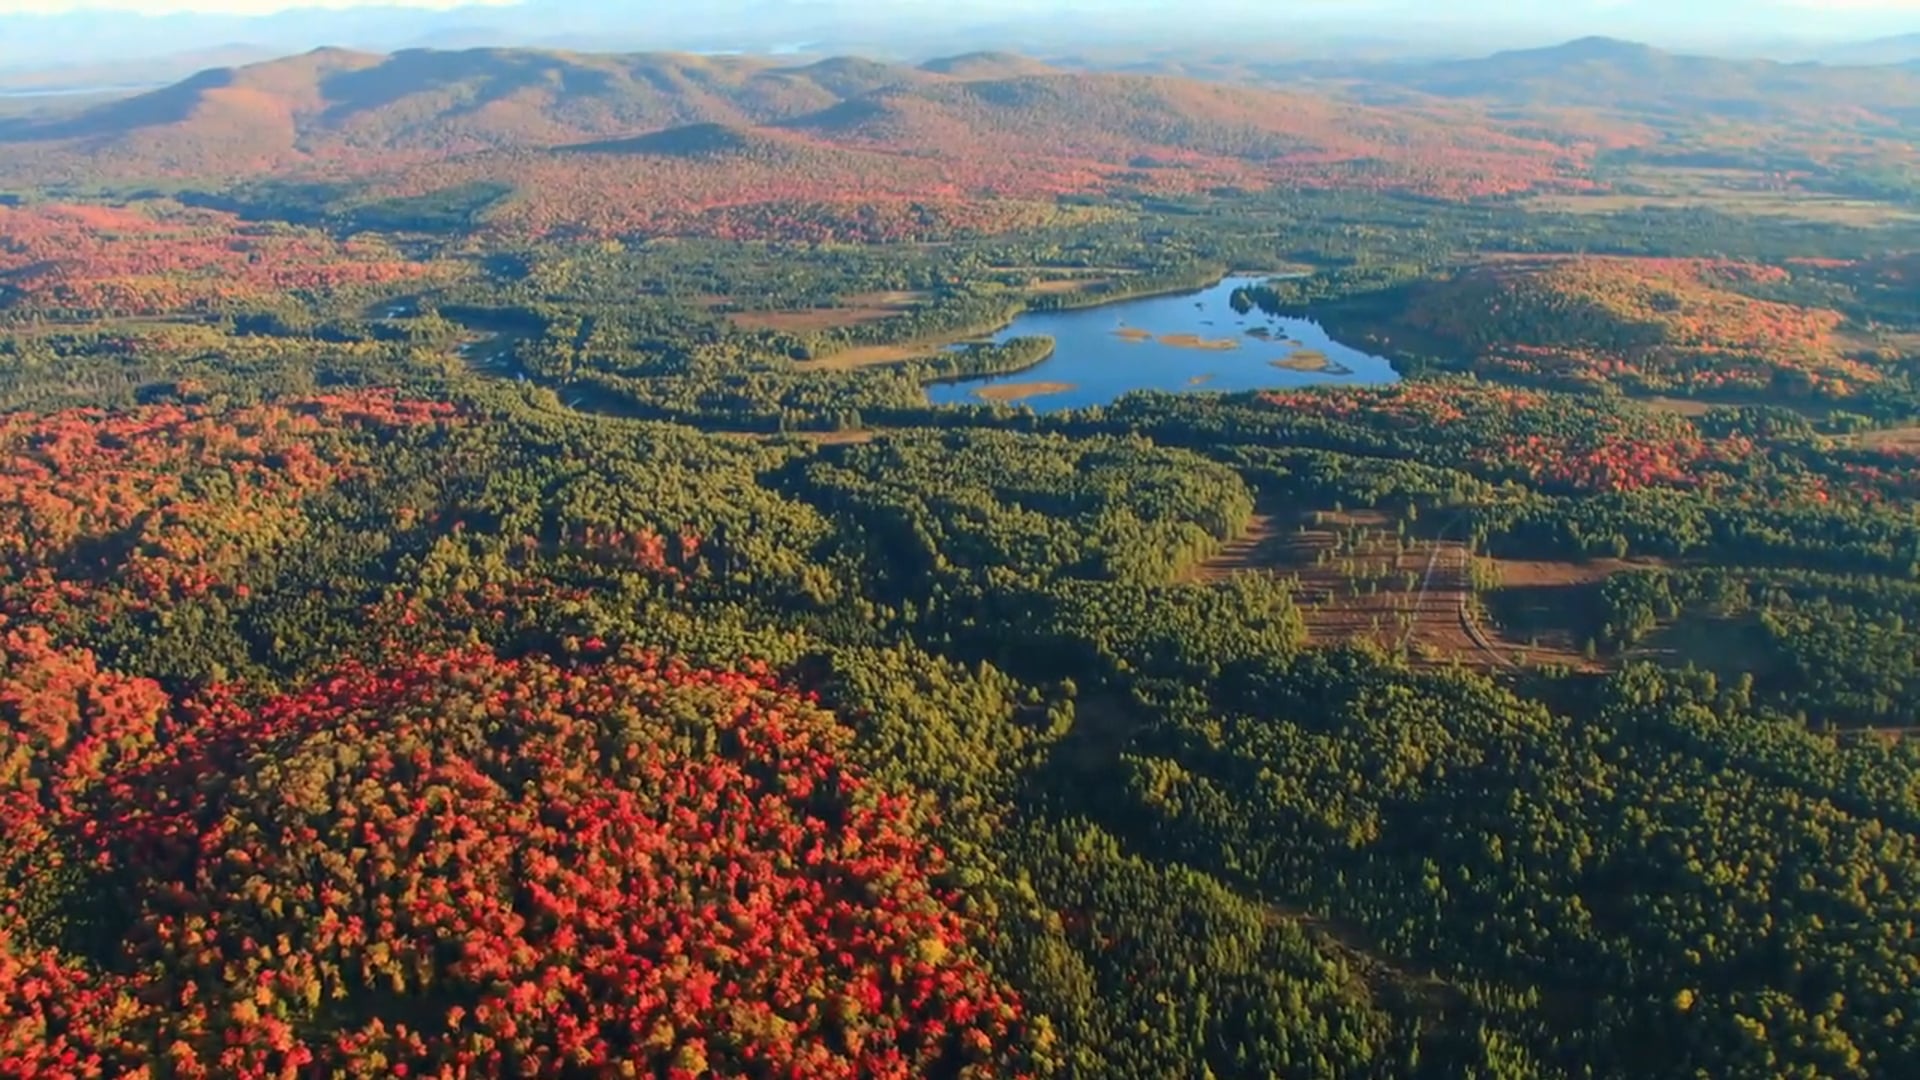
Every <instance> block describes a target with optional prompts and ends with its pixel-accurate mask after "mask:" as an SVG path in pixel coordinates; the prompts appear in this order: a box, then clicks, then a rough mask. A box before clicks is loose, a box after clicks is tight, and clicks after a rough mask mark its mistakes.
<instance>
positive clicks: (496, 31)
mask: <svg viewBox="0 0 1920 1080" xmlns="http://www.w3.org/2000/svg"><path fill="white" fill-rule="evenodd" d="M9 24H11V25H12V28H13V31H14V32H11V33H0V69H6V70H11V71H15V72H21V71H28V70H43V71H51V70H56V69H60V68H72V67H84V66H87V65H98V64H103V63H113V62H119V61H131V60H143V61H158V60H162V59H164V58H167V57H170V56H180V55H181V54H189V53H194V52H204V51H210V50H227V51H229V52H232V51H234V50H235V49H236V47H245V49H246V50H251V51H252V52H253V53H257V54H259V55H261V56H265V55H271V54H283V53H291V52H299V51H305V50H307V49H311V48H314V47H318V46H322V45H334V46H344V47H351V48H365V49H373V50H380V51H385V50H391V49H396V48H410V47H442V48H459V47H468V46H473V45H528V46H546V47H568V48H605V49H619V50H631V49H655V48H657V49H673V50H691V51H743V52H768V51H780V50H782V49H785V50H788V51H792V50H795V49H799V48H806V49H808V50H809V51H827V52H834V51H839V52H867V53H872V54H875V55H893V56H927V55H934V54H937V53H939V52H941V51H947V52H957V51H967V50H971V49H977V48H989V47H1001V48H1007V49H1011V50H1015V51H1027V52H1033V53H1037V54H1042V55H1047V54H1056V55H1057V54H1063V53H1068V52H1071V51H1074V50H1085V49H1115V48H1120V49H1124V48H1139V49H1152V48H1156V47H1157V48H1169V47H1208V48H1221V49H1232V50H1241V51H1246V50H1269V51H1271V52H1272V53H1273V54H1275V55H1276V56H1299V55H1307V54H1312V55H1322V56H1338V55H1340V54H1341V52H1342V51H1343V50H1348V49H1352V48H1354V47H1355V43H1356V42H1360V41H1370V42H1373V43H1375V45H1376V47H1377V48H1379V49H1380V50H1382V51H1386V52H1393V53H1397V54H1403V55H1409V56H1415V55H1429V56H1438V55H1465V54H1469V53H1485V52H1491V51H1496V50H1499V49H1503V48H1516V47H1527V46H1538V45H1549V44H1553V43H1556V42H1560V41H1565V40H1569V39H1573V38H1578V37H1585V36H1590V35H1603V36H1608V37H1617V38H1626V39H1631V40H1636V41H1645V42H1647V43H1649V44H1654V45H1658V46H1662V47H1666V48H1678V49H1687V50H1692V51H1699V52H1721V53H1725V54H1728V55H1734V54H1739V55H1767V56H1771V57H1775V58H1780V59H1826V58H1827V56H1826V55H1824V54H1823V53H1822V51H1821V50H1823V49H1830V48H1834V47H1837V46H1840V45H1843V44H1851V43H1860V42H1868V41H1873V40H1876V39H1882V38H1889V37H1895V36H1900V35H1904V34H1907V33H1911V32H1914V31H1920V0H1688V2H1687V3H1685V4H1673V3H1663V2H1656V0H1567V2H1564V3H1560V4H1556V5H1553V6H1552V7H1551V8H1543V7H1542V6H1541V5H1537V4H1533V3H1517V2H1512V0H1463V2H1460V3H1455V4H1450V5H1434V4H1431V3H1424V2H1417V0H1303V2H1296V3H1293V4H1290V5H1286V6H1284V7H1276V6H1274V5H1271V4H1255V3H1251V2H1248V0H1188V2H1186V3H1183V4H1181V5H1179V8H1178V10H1177V11H1176V10H1171V9H1170V8H1169V6H1168V5H1166V4H1165V3H1164V2H1162V0H1066V2H1055V3H1044V4H1031V3H1019V2H1016V0H959V2H952V3H948V2H939V0H899V2H896V3H892V4H889V5H886V6H885V7H884V8H879V9H876V8H875V7H874V6H872V5H870V4H867V3H861V2H856V0H806V2H802V0H705V2H702V3H699V4H694V3H692V2H691V0H660V2H658V3H655V4H653V5H650V10H647V11H643V12H639V13H636V12H635V11H634V9H633V8H631V7H629V6H627V5H626V4H624V3H618V2H615V0H398V2H396V0H301V2H297V3H289V2H284V0H13V2H12V3H10V4H7V5H6V7H5V9H4V10H0V28H6V27H7V26H8V25H9ZM236 55H240V56H245V55H249V53H248V52H246V51H241V52H239V53H237V54H236ZM140 74H141V77H143V78H158V77H167V76H169V75H171V74H172V72H171V70H170V69H164V66H163V67H162V68H156V69H155V70H154V71H152V72H142V73H140Z"/></svg>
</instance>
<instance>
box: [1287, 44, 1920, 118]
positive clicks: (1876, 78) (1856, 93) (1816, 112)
mask: <svg viewBox="0 0 1920 1080" xmlns="http://www.w3.org/2000/svg"><path fill="white" fill-rule="evenodd" d="M1310 70H1312V71H1313V72H1314V73H1317V74H1329V73H1330V72H1328V71H1326V70H1324V66H1322V65H1316V66H1314V67H1313V68H1312V69H1310ZM1358 72H1359V76H1360V78H1361V79H1362V80H1363V81H1364V82H1366V83H1371V84H1376V85H1379V86H1386V87H1396V88H1404V89H1412V90H1417V91H1419V92H1421V93H1426V94H1434V95H1439V96H1444V97H1454V98H1474V99H1482V100H1488V101H1496V102H1500V103H1503V104H1509V105H1517V106H1531V107H1541V106H1549V107H1564V106H1576V107H1584V108H1598V109H1607V110H1613V111H1641V112H1650V113H1662V114H1671V115H1677V116H1682V117H1686V116H1696V115H1699V114H1708V115H1713V116H1721V117H1730V118H1735V119H1742V120H1763V121H1782V120H1786V121H1795V120H1814V121H1825V120H1829V119H1832V118H1835V117H1838V118H1839V119H1841V120H1843V121H1844V120H1849V119H1854V118H1878V119H1880V120H1884V121H1891V122H1902V121H1904V120H1906V119H1908V118H1910V117H1911V116H1912V114H1913V110H1914V109H1916V108H1920V74H1916V73H1915V72H1912V71H1903V70H1901V69H1897V68H1882V67H1832V66H1826V65H1821V64H1783V63H1778V62H1775V61H1771V60H1726V59H1720V58H1716V57H1707V56H1686V55H1681V54H1677V53H1670V52H1665V51H1663V50H1660V49H1655V48H1652V47H1650V46H1646V45H1639V44H1635V43H1633V42H1627V41H1618V40H1614V39H1611V38H1598V37H1592V38H1582V39H1580V40H1577V41H1571V42H1567V43H1566V44H1563V45H1557V46H1553V47H1550V48H1544V49H1522V50H1515V51H1509V52H1500V53H1495V54H1493V55H1492V56H1488V57H1484V58H1481V59H1475V60H1452V61H1442V62H1437V63H1426V64H1383V65H1369V66H1366V67H1363V68H1361V69H1358ZM1352 74H1353V73H1352V71H1349V75H1350V76H1351V75H1352Z"/></svg>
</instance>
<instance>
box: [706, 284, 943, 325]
mask: <svg viewBox="0 0 1920 1080" xmlns="http://www.w3.org/2000/svg"><path fill="white" fill-rule="evenodd" d="M925 298H926V294H924V293H917V292H872V293H858V294H855V295H851V296H847V297H845V298H844V299H843V302H842V303H840V304H837V305H834V306H832V307H816V308H798V309H795V310H790V311H739V312H734V313H732V314H730V315H728V316H727V318H728V319H729V320H731V321H732V323H733V324H734V325H735V326H738V327H739V328H741V329H742V330H773V331H777V332H780V333H788V334H807V333H817V332H819V331H821V330H835V329H839V328H840V327H844V326H860V325H863V324H865V323H873V322H879V321H880V320H882V319H888V318H892V317H893V316H895V315H899V314H902V313H903V312H906V311H909V310H911V309H912V308H913V306H914V305H915V304H917V303H919V302H920V301H921V300H923V299H925Z"/></svg>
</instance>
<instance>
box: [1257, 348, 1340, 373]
mask: <svg viewBox="0 0 1920 1080" xmlns="http://www.w3.org/2000/svg"><path fill="white" fill-rule="evenodd" d="M1273 366H1274V367H1277V368H1284V369H1286V370H1287V371H1310V372H1314V373H1317V374H1320V375H1351V374H1353V369H1352V368H1349V367H1347V366H1345V365H1344V364H1341V363H1340V362H1338V361H1336V360H1335V359H1333V358H1332V357H1330V356H1328V355H1327V354H1326V353H1323V352H1321V351H1320V350H1319V349H1295V350H1294V351H1293V352H1292V353H1291V354H1289V355H1287V356H1283V357H1281V358H1280V359H1278V360H1275V361H1273Z"/></svg>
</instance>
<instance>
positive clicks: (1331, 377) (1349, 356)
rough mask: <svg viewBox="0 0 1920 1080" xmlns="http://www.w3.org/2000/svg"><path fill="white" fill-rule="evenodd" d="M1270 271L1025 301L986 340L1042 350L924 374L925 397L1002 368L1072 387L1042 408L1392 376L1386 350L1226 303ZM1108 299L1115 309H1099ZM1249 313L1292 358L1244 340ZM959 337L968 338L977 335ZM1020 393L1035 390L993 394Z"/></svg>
mask: <svg viewBox="0 0 1920 1080" xmlns="http://www.w3.org/2000/svg"><path fill="white" fill-rule="evenodd" d="M1270 279H1271V275H1233V274H1225V275H1221V276H1220V277H1217V278H1214V279H1212V284H1210V285H1206V286H1202V287H1199V288H1186V289H1179V290H1173V291H1160V290H1154V294H1153V295H1146V294H1138V293H1136V294H1130V295H1128V296H1127V297H1124V298H1119V299H1112V300H1107V301H1105V302H1103V303H1099V304H1090V305H1082V306H1077V307H1073V308H1059V307H1048V308H1045V309H1041V310H1037V311H1036V310H1031V309H1029V310H1027V311H1024V312H1021V313H1020V314H1018V315H1016V316H1015V317H1014V318H1013V319H1011V320H1009V321H1007V322H1006V323H1005V324H1003V325H1002V326H1001V327H1000V329H999V330H998V331H996V332H995V337H994V338H993V339H992V340H993V341H994V342H995V343H1002V342H1005V341H1007V340H1011V339H1012V338H1013V337H1015V336H1018V337H1048V338H1052V339H1053V341H1054V342H1055V348H1054V350H1053V352H1052V355H1051V356H1049V357H1048V358H1046V359H1044V360H1041V361H1039V362H1036V363H1034V364H1032V365H1029V366H1026V367H1023V368H1022V369H1021V371H1019V372H1017V373H1013V372H1009V373H996V374H994V375H992V376H983V377H972V378H966V377H948V378H943V379H940V380H938V381H937V382H928V383H927V384H925V386H926V393H927V400H928V401H929V402H931V403H932V404H934V405H936V406H965V405H970V404H974V405H977V404H978V403H979V402H980V401H981V400H983V398H987V397H988V396H987V395H982V394H980V393H979V391H980V390H981V389H982V388H984V387H988V386H991V385H995V384H999V383H1002V382H1004V381H1005V380H1006V379H1007V376H1008V375H1009V374H1019V375H1021V376H1023V377H1024V378H1025V379H1026V380H1029V381H1032V382H1036V383H1047V384H1064V385H1065V386H1068V387H1071V389H1070V390H1068V389H1055V390H1053V391H1051V392H1050V393H1049V394H1048V395H1047V400H1046V401H1044V402H1034V403H1032V407H1034V408H1035V409H1037V410H1038V411H1043V412H1056V411H1065V410H1069V409H1076V408H1085V407H1091V406H1097V405H1105V404H1110V403H1111V402H1112V401H1114V400H1116V399H1117V398H1119V397H1120V396H1123V395H1124V394H1127V393H1131V392H1135V391H1157V392H1164V393H1185V392H1195V391H1202V390H1203V388H1204V392H1226V393H1233V392H1244V391H1252V390H1276V389H1288V388H1293V387H1299V386H1307V385H1318V384H1321V383H1333V382H1336V381H1338V382H1341V383H1349V384H1356V385H1361V384H1373V383H1386V382H1393V381H1397V380H1398V379H1399V377H1400V376H1399V372H1398V370H1397V369H1395V368H1394V367H1393V365H1392V364H1391V362H1390V361H1389V360H1388V359H1387V358H1385V357H1381V356H1374V355H1371V354H1368V353H1365V352H1363V351H1361V350H1360V349H1358V348H1355V347H1353V346H1349V345H1346V344H1344V343H1342V342H1340V341H1338V340H1335V339H1333V338H1332V337H1331V336H1330V335H1329V332H1328V331H1327V330H1326V328H1325V327H1323V326H1321V325H1320V324H1319V323H1318V322H1317V321H1315V320H1313V319H1311V318H1300V317H1294V316H1282V315H1274V314H1265V313H1257V312H1256V313H1247V312H1241V311H1236V310H1234V309H1233V308H1232V306H1231V301H1232V297H1233V295H1234V293H1235V292H1236V291H1238V290H1241V289H1245V288H1248V287H1251V286H1254V285H1257V284H1259V283H1261V282H1264V281H1267V280H1270ZM1108 307H1112V308H1114V310H1113V311H1107V310H1103V309H1106V308H1108ZM1250 322H1252V323H1258V324H1261V326H1260V327H1259V329H1264V330H1265V331H1266V336H1267V338H1268V340H1270V341H1274V342H1275V343H1277V344H1281V345H1282V347H1288V346H1291V347H1292V348H1293V349H1295V350H1296V351H1299V352H1300V353H1301V354H1302V355H1301V356H1300V357H1299V358H1298V362H1296V363H1275V362H1274V357H1273V354H1272V353H1269V352H1267V351H1266V350H1264V349H1250V348H1247V347H1245V346H1246V344H1247V343H1248V342H1249V341H1251V340H1252V338H1251V337H1249V336H1247V335H1246V334H1245V333H1244V331H1246V330H1247V328H1248V324H1249V323H1250ZM966 336H967V337H970V338H974V339H975V340H977V334H974V335H966ZM992 396H995V397H998V396H999V395H998V394H996V395H992ZM1028 396H1037V395H1027V394H1020V395H1019V396H1018V398H1016V397H1013V396H1007V397H1004V398H1002V400H1004V401H1012V400H1019V399H1021V398H1025V397H1028Z"/></svg>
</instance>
